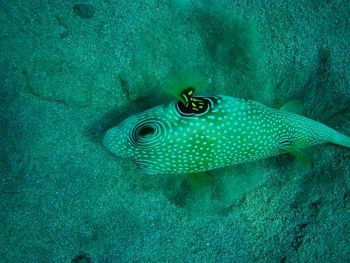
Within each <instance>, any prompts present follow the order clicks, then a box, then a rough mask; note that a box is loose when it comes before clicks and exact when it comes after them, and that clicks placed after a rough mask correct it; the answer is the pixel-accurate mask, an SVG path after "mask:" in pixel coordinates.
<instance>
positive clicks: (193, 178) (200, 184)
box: [187, 172, 212, 192]
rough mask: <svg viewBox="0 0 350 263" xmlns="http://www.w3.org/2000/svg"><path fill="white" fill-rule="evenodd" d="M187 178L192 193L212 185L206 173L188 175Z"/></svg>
mask: <svg viewBox="0 0 350 263" xmlns="http://www.w3.org/2000/svg"><path fill="white" fill-rule="evenodd" d="M187 178H188V184H189V185H190V188H191V190H192V191H193V192H199V191H201V190H203V189H205V188H206V187H208V186H210V185H211V183H212V178H211V177H210V175H209V173H208V172H196V173H189V174H188V175H187Z"/></svg>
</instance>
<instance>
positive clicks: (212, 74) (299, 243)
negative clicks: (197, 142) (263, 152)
mask: <svg viewBox="0 0 350 263" xmlns="http://www.w3.org/2000/svg"><path fill="white" fill-rule="evenodd" d="M349 14H350V6H349V2H348V1H315V0H313V1H291V0H289V1H260V2H259V1H215V3H210V2H209V1H190V0H187V1H186V0H182V1H171V4H169V1H162V0H159V1H156V0H154V1H125V0H124V1H113V0H102V1H81V2H74V1H61V2H59V1H10V0H3V1H0V19H1V23H0V45H1V56H0V62H1V63H0V66H1V78H0V92H1V94H0V101H1V104H0V105H1V107H0V116H1V119H0V123H1V124H0V131H1V137H0V142H1V149H2V151H1V152H0V157H1V158H0V174H1V177H0V179H1V180H0V187H1V192H0V198H1V203H0V204H1V213H0V219H1V220H0V224H1V225H0V262H348V260H349V258H350V247H349V240H350V228H349V223H348V221H349V220H348V218H349V216H350V150H349V149H347V148H344V147H340V146H334V145H320V146H316V147H313V148H311V149H310V153H311V156H312V164H311V165H309V166H304V165H303V164H301V163H299V162H298V161H297V160H295V159H294V158H292V157H290V156H287V155H282V156H279V157H273V158H269V159H265V160H261V161H257V162H252V163H246V164H241V165H237V166H232V167H227V168H223V169H217V170H214V171H212V172H211V173H210V176H211V177H212V181H213V182H212V184H211V185H210V186H208V187H207V188H206V189H205V191H202V192H200V193H194V192H192V191H191V190H190V187H189V185H188V182H187V179H186V176H184V175H161V176H159V175H146V174H143V173H141V172H140V171H139V170H138V169H137V167H136V165H135V164H134V163H133V162H131V161H128V160H124V159H121V158H117V157H115V156H112V155H110V154H109V153H108V152H107V151H106V150H105V149H104V147H103V145H102V139H103V136H104V133H105V131H106V130H107V129H109V128H110V127H112V126H115V125H116V124H117V123H118V122H120V121H121V120H123V119H125V118H126V117H129V116H131V115H133V114H135V113H139V112H141V111H143V110H145V109H147V108H151V107H153V106H157V105H159V104H162V103H166V102H169V101H170V100H171V99H172V97H171V96H169V95H167V94H166V93H165V92H164V91H163V88H164V86H166V83H167V82H168V80H169V78H171V77H173V76H175V75H177V74H178V73H179V72H183V71H187V70H190V71H196V72H198V73H200V74H201V75H203V76H206V77H207V78H208V79H209V82H210V85H209V87H208V88H207V89H206V90H203V91H201V93H202V94H203V95H211V94H223V95H228V96H233V97H239V98H246V99H253V100H255V101H259V102H261V103H264V104H266V105H268V106H271V107H277V108H278V107H280V106H282V105H283V104H285V103H286V102H287V101H290V100H292V99H299V100H303V101H304V103H305V108H306V113H305V115H306V116H307V117H309V118H312V119H315V120H318V121H320V122H322V123H324V124H326V125H328V126H330V127H332V128H334V129H336V130H338V131H340V132H342V133H343V134H347V135H350V121H349V120H350V110H349V108H350V107H349V106H350V89H349V79H350V76H349V73H350V68H349V67H350V56H349V54H348V53H349V50H350V28H349V26H350V20H349Z"/></svg>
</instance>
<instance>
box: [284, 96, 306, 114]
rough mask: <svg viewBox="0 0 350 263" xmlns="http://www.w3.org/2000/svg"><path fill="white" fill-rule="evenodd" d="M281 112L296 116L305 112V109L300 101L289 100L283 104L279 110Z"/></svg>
mask: <svg viewBox="0 0 350 263" xmlns="http://www.w3.org/2000/svg"><path fill="white" fill-rule="evenodd" d="M280 110H281V111H288V112H292V113H296V114H300V115H303V114H304V112H305V107H304V104H303V102H302V101H300V100H291V101H288V102H287V103H286V104H284V105H283V106H282V107H281V108H280Z"/></svg>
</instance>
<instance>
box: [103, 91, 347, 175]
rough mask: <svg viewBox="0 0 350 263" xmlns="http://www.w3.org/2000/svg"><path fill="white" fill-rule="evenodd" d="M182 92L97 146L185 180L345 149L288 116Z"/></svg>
mask: <svg viewBox="0 0 350 263" xmlns="http://www.w3.org/2000/svg"><path fill="white" fill-rule="evenodd" d="M194 92H195V89H194V88H193V87H191V86H190V87H187V88H185V89H183V90H182V91H181V93H180V94H179V97H178V100H174V101H171V102H170V103H167V104H164V105H160V106H157V107H154V108H151V109H149V110H146V111H144V112H141V113H139V114H136V115H134V116H131V117H129V118H127V119H125V120H124V121H122V122H121V123H120V124H118V125H117V126H115V127H113V128H111V129H109V130H108V131H107V132H106V134H105V137H104V141H103V144H104V146H105V148H107V150H108V151H109V152H111V153H113V154H115V155H117V156H119V157H122V158H128V159H132V160H133V161H134V162H135V163H136V164H137V165H138V166H139V167H140V168H141V170H142V171H143V172H145V173H147V174H164V173H165V174H180V173H183V174H191V173H202V172H205V171H209V170H212V169H215V168H220V167H225V166H229V165H234V164H239V163H245V162H251V161H255V160H259V159H263V158H267V157H271V156H275V155H279V154H283V153H291V154H293V155H295V156H296V157H297V158H298V159H300V160H301V161H303V162H307V155H306V154H305V153H304V152H305V151H304V150H305V148H307V147H310V146H312V145H318V144H323V143H334V144H338V145H342V146H345V147H350V137H347V136H345V135H343V134H341V133H338V132H337V131H335V130H333V129H332V128H330V127H327V126H326V125H324V124H322V123H320V122H317V121H314V120H311V119H309V118H306V117H304V116H301V115H299V114H296V113H295V112H293V111H294V110H295V108H296V107H295V106H296V105H298V103H296V102H295V101H293V102H290V103H287V104H286V105H285V106H283V107H282V108H280V109H275V108H270V107H267V106H265V105H263V104H261V103H259V102H255V101H252V100H245V99H239V98H234V97H229V96H219V95H214V96H195V95H194Z"/></svg>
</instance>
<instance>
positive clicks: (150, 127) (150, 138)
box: [129, 119, 164, 146]
mask: <svg viewBox="0 0 350 263" xmlns="http://www.w3.org/2000/svg"><path fill="white" fill-rule="evenodd" d="M163 130H164V125H162V123H160V122H159V121H157V120H151V119H149V120H143V121H141V122H139V123H138V124H136V125H135V127H134V128H133V129H132V132H131V134H130V136H129V139H130V140H131V142H132V143H133V144H135V145H138V146H148V145H151V144H152V145H153V144H154V143H155V142H156V141H157V140H158V139H159V137H160V136H161V131H163Z"/></svg>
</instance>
